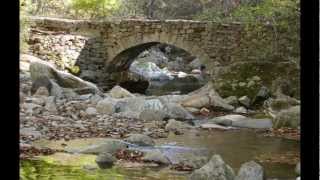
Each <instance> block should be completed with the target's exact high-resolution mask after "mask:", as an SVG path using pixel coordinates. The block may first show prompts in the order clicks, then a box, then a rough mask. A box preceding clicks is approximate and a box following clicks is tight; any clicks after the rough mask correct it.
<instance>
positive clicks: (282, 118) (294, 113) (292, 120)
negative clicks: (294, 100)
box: [274, 106, 300, 128]
mask: <svg viewBox="0 0 320 180" xmlns="http://www.w3.org/2000/svg"><path fill="white" fill-rule="evenodd" d="M274 122H275V123H274V128H280V127H292V128H297V127H298V126H300V106H293V107H290V108H289V109H286V110H281V111H280V112H279V113H278V114H277V115H276V118H275V120H274Z"/></svg>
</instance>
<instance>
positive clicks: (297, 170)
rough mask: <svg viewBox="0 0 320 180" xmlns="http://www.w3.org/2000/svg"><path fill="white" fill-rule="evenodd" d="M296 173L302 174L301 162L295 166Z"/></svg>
mask: <svg viewBox="0 0 320 180" xmlns="http://www.w3.org/2000/svg"><path fill="white" fill-rule="evenodd" d="M294 171H295V173H297V175H300V173H301V169H300V162H298V163H297V165H296V168H295V170H294Z"/></svg>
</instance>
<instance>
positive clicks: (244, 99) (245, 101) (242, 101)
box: [238, 96, 250, 107]
mask: <svg viewBox="0 0 320 180" xmlns="http://www.w3.org/2000/svg"><path fill="white" fill-rule="evenodd" d="M238 101H239V103H240V104H242V105H244V106H245V107H249V106H250V98H248V96H242V97H240V98H239V99H238Z"/></svg>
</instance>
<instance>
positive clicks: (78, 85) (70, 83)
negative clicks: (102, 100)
mask: <svg viewBox="0 0 320 180" xmlns="http://www.w3.org/2000/svg"><path fill="white" fill-rule="evenodd" d="M30 75H31V79H32V81H35V80H37V79H39V78H42V77H47V78H49V79H52V80H54V81H55V82H56V83H57V84H58V85H59V86H61V87H63V88H71V89H88V90H89V91H91V92H92V93H99V94H102V93H101V91H100V90H99V89H98V87H97V86H96V85H94V84H93V83H90V82H88V81H84V80H82V79H80V78H78V77H76V76H74V75H72V74H69V73H66V72H62V71H59V70H57V69H56V68H54V67H53V66H52V65H51V64H49V63H47V62H44V61H34V62H32V63H31V64H30Z"/></svg>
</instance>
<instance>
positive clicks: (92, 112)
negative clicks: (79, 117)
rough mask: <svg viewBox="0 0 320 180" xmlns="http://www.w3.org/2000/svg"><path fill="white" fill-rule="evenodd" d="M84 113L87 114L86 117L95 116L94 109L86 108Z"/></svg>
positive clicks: (95, 110)
mask: <svg viewBox="0 0 320 180" xmlns="http://www.w3.org/2000/svg"><path fill="white" fill-rule="evenodd" d="M86 113H87V114H88V115H96V114H97V109H96V108H94V107H88V108H87V109H86Z"/></svg>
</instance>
